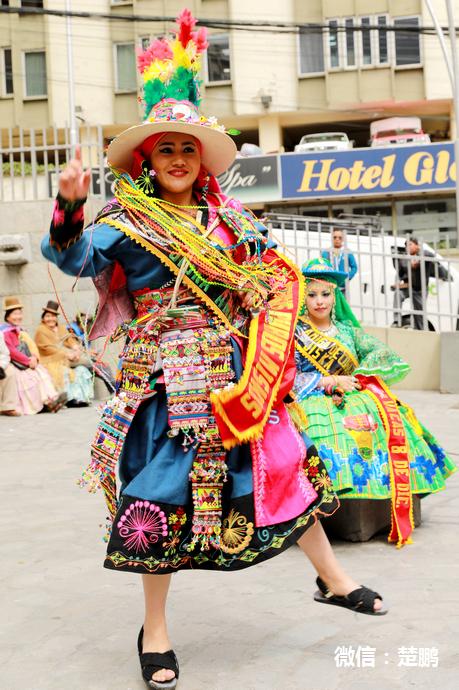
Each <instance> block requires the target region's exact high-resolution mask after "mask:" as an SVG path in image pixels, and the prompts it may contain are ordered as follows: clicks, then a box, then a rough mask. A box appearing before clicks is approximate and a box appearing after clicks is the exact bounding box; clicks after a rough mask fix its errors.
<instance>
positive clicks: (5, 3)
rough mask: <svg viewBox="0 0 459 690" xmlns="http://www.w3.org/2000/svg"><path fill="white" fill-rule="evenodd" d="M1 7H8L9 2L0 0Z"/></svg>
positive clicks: (8, 0)
mask: <svg viewBox="0 0 459 690" xmlns="http://www.w3.org/2000/svg"><path fill="white" fill-rule="evenodd" d="M1 6H2V7H9V6H10V0H2V2H1Z"/></svg>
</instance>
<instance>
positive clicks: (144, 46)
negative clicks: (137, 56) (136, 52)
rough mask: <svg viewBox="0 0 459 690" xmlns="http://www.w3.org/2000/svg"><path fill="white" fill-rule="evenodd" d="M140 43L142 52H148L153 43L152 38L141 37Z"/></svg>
mask: <svg viewBox="0 0 459 690" xmlns="http://www.w3.org/2000/svg"><path fill="white" fill-rule="evenodd" d="M139 42H140V47H141V48H142V50H146V49H147V48H148V46H149V45H150V43H151V39H150V36H141V38H139Z"/></svg>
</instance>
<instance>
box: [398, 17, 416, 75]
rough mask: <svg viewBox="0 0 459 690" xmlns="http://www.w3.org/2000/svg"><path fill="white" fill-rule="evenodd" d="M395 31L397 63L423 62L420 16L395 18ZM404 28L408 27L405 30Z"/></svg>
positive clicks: (413, 63)
mask: <svg viewBox="0 0 459 690" xmlns="http://www.w3.org/2000/svg"><path fill="white" fill-rule="evenodd" d="M394 27H395V29H396V31H395V64H396V65H419V64H420V62H421V44H420V39H419V31H417V30H416V29H419V17H403V18H400V19H394ZM403 29H408V30H407V31H403ZM410 29H411V30H410Z"/></svg>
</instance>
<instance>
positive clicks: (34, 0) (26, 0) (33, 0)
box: [21, 0, 43, 7]
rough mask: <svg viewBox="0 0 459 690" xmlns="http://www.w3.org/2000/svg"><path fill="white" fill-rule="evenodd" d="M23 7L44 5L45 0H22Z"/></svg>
mask: <svg viewBox="0 0 459 690" xmlns="http://www.w3.org/2000/svg"><path fill="white" fill-rule="evenodd" d="M21 7H43V0H21Z"/></svg>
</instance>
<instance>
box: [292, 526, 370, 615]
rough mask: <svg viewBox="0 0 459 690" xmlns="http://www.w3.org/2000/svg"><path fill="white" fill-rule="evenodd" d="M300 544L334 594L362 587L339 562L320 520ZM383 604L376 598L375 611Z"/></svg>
mask: <svg viewBox="0 0 459 690" xmlns="http://www.w3.org/2000/svg"><path fill="white" fill-rule="evenodd" d="M298 546H299V547H300V548H301V550H302V551H303V553H304V554H305V555H306V556H307V558H309V560H310V561H311V563H312V565H313V567H314V568H315V570H316V571H317V574H318V575H319V577H320V578H321V580H323V581H324V582H325V584H326V585H327V587H328V588H329V590H330V591H331V592H333V593H334V594H337V595H338V596H345V595H346V594H349V592H352V590H354V589H357V588H358V587H360V584H359V583H357V582H356V581H355V580H353V579H352V577H350V575H348V574H347V573H346V571H345V570H344V569H343V567H342V566H341V565H340V563H339V562H338V560H337V558H336V556H335V554H334V553H333V549H332V547H331V544H330V542H329V541H328V537H327V535H326V534H325V532H324V528H323V527H322V524H321V523H320V521H317V522H316V524H315V525H313V526H312V527H310V528H309V529H308V530H307V531H306V532H305V533H304V534H303V536H302V537H300V538H299V539H298ZM381 605H382V604H381V600H380V599H376V600H375V604H374V609H375V611H377V610H378V609H380V608H381Z"/></svg>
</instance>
